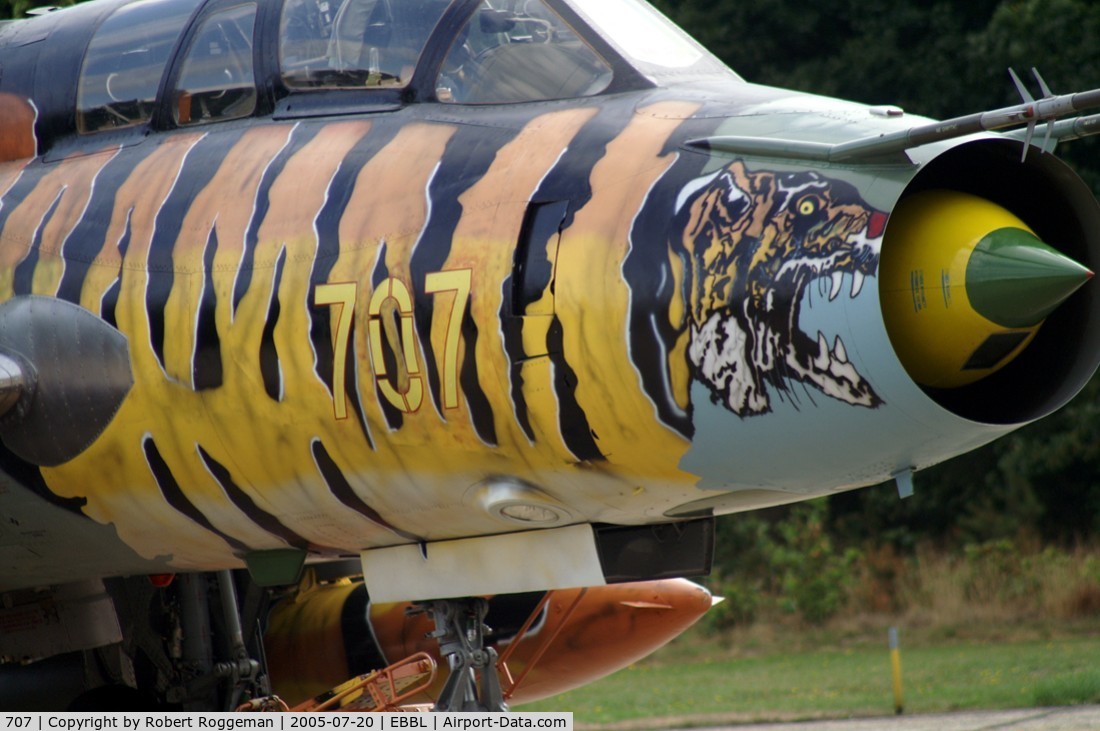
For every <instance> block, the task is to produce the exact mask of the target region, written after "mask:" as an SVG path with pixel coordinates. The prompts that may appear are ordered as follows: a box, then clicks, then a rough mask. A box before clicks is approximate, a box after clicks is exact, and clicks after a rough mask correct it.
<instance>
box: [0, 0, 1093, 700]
mask: <svg viewBox="0 0 1100 731" xmlns="http://www.w3.org/2000/svg"><path fill="white" fill-rule="evenodd" d="M0 69H2V75H0V412H2V417H0V439H2V443H3V446H2V448H0V515H2V516H3V520H2V522H0V567H2V570H0V593H2V598H3V605H2V606H3V608H2V609H0V658H3V659H4V660H6V661H8V662H9V665H8V666H7V667H6V668H4V675H5V681H4V683H3V684H2V685H3V691H0V692H2V693H6V694H7V695H6V696H5V697H4V698H2V699H0V704H3V705H4V706H6V707H19V706H20V705H24V704H28V703H29V702H30V701H29V698H30V696H29V695H26V694H21V693H20V691H19V689H20V688H22V687H23V685H21V683H27V684H31V685H34V684H36V683H38V681H39V680H40V679H43V678H45V679H46V680H47V682H49V683H51V684H52V685H51V686H49V687H58V685H59V684H60V683H61V682H62V680H63V679H69V678H73V679H74V680H73V683H72V684H73V685H75V686H78V688H79V689H83V690H87V691H88V693H90V694H91V695H85V697H84V701H83V702H84V705H83V706H82V707H87V706H88V704H89V703H90V702H91V701H93V700H95V699H96V698H98V699H100V702H101V703H107V701H106V700H103V699H107V698H109V699H110V703H111V704H115V705H116V706H117V705H118V704H121V703H123V702H132V703H133V704H134V706H136V705H138V704H139V703H140V704H144V703H153V704H158V705H159V706H161V707H165V706H172V707H181V708H187V709H200V708H228V707H233V706H234V705H235V704H236V703H237V702H239V701H241V700H242V699H245V698H248V697H255V696H259V695H263V694H264V693H266V692H268V691H269V688H268V684H267V670H266V667H265V662H264V654H263V648H262V641H261V640H260V639H259V638H260V637H261V632H262V628H263V624H264V619H263V618H264V616H265V612H264V608H265V601H266V597H267V593H266V589H265V588H264V587H270V586H284V585H292V584H294V583H296V582H297V581H298V579H299V576H300V573H301V570H302V567H303V565H305V564H307V563H308V564H320V563H324V562H326V561H332V560H336V559H344V558H347V557H353V558H357V559H359V560H360V561H361V568H362V572H363V574H364V576H365V586H366V588H367V590H368V591H369V593H370V597H371V599H372V601H375V602H409V601H411V602H425V603H426V604H424V606H425V608H426V611H428V612H429V613H430V614H431V616H432V617H433V618H434V620H435V623H436V625H437V630H436V635H437V638H438V639H439V642H440V644H441V646H442V648H443V651H444V654H445V655H447V656H448V658H449V660H448V662H449V664H450V666H451V668H452V672H451V677H452V678H455V679H456V680H454V681H453V682H452V681H451V680H448V683H449V684H450V685H449V687H448V688H447V689H445V691H444V696H445V697H446V700H445V701H441V703H440V705H441V707H443V708H450V709H454V708H503V707H504V706H505V703H504V700H503V697H502V694H501V693H500V689H499V687H498V688H494V687H489V686H491V684H483V685H482V687H481V688H475V687H474V683H473V680H472V678H473V677H474V676H475V675H476V671H479V670H485V669H487V668H489V667H490V665H491V663H492V662H493V660H492V652H490V651H489V650H491V648H489V650H487V649H486V648H485V647H484V632H483V629H484V628H483V618H484V615H485V612H486V611H487V606H486V604H485V602H484V600H482V599H476V597H482V596H485V595H490V594H493V595H499V594H513V593H522V592H545V591H547V590H552V589H565V588H574V587H585V586H599V585H603V584H607V583H617V582H626V581H635V580H650V579H659V578H664V577H671V576H690V575H696V574H700V573H704V572H705V571H706V570H707V568H708V566H709V561H710V558H709V557H710V548H711V544H712V541H713V528H712V526H713V520H714V516H716V515H720V514H727V513H734V512H738V511H745V510H752V509H755V508H761V507H766V506H772V505H780V504H784V503H790V502H795V501H799V500H804V499H808V498H812V497H816V496H821V495H828V494H830V493H835V492H838V491H844V490H851V489H854V488H857V487H861V486H867V485H872V484H877V483H881V482H883V481H885V480H890V479H896V480H897V483H898V486H899V490H900V491H901V492H902V493H903V494H904V493H906V492H908V491H909V490H910V489H911V488H912V475H913V473H914V472H916V471H917V470H920V469H922V468H924V467H927V466H929V465H932V464H935V463H938V462H940V461H942V460H945V459H948V458H950V457H952V456H955V455H958V454H961V453H963V452H966V451H967V450H970V449H972V448H975V447H977V446H979V445H981V444H984V443H987V442H989V441H990V440H993V439H995V438H997V437H999V436H1001V435H1003V434H1005V433H1007V432H1009V431H1011V430H1013V429H1015V428H1017V427H1019V426H1021V425H1023V424H1026V423H1028V422H1030V421H1032V420H1034V419H1037V418H1040V417H1042V416H1043V415H1045V414H1048V413H1050V412H1051V411H1053V410H1055V409H1057V408H1058V407H1060V406H1061V405H1062V404H1064V403H1065V402H1066V401H1067V400H1068V399H1070V398H1071V397H1072V396H1073V395H1074V394H1075V393H1076V392H1077V391H1078V389H1079V388H1080V387H1081V386H1082V385H1083V384H1084V383H1085V381H1086V380H1087V379H1088V378H1089V376H1090V375H1091V374H1092V372H1093V371H1094V369H1095V367H1096V365H1097V362H1098V328H1100V317H1098V314H1100V312H1098V302H1097V295H1096V292H1095V287H1094V286H1090V285H1089V284H1088V279H1089V278H1090V277H1091V273H1092V271H1093V270H1094V269H1095V268H1096V265H1097V260H1098V257H1100V248H1098V247H1100V209H1098V206H1097V202H1096V200H1095V199H1094V198H1093V196H1092V194H1091V193H1090V191H1089V190H1088V188H1087V187H1086V186H1085V185H1084V184H1083V183H1082V182H1081V181H1080V180H1079V179H1078V178H1077V177H1076V175H1074V173H1073V172H1071V171H1070V170H1069V169H1068V168H1067V167H1066V166H1065V165H1064V164H1063V163H1061V162H1059V161H1058V160H1057V159H1056V158H1055V157H1054V156H1053V155H1052V154H1048V152H1049V150H1050V149H1051V148H1052V147H1053V146H1054V144H1055V143H1057V142H1058V141H1060V140H1063V139H1068V138H1071V137H1074V136H1080V135H1084V134H1089V133H1091V132H1093V131H1094V130H1095V129H1096V127H1097V120H1096V119H1095V118H1093V117H1087V116H1075V115H1078V114H1079V113H1080V112H1083V111H1085V110H1088V109H1090V108H1094V107H1097V106H1100V90H1094V91H1087V92H1083V93H1079V94H1068V95H1056V94H1053V93H1052V92H1050V91H1049V89H1047V88H1046V85H1045V84H1042V83H1041V84H1040V86H1041V89H1042V91H1041V94H1040V98H1038V99H1036V98H1033V97H1032V96H1031V94H1030V93H1029V92H1028V90H1027V88H1026V86H1025V85H1024V84H1022V83H1021V84H1020V89H1021V92H1022V94H1023V95H1024V96H1023V100H1022V102H1021V103H1020V104H1019V105H1016V106H1012V107H1007V108H1004V109H998V110H991V111H986V112H982V113H976V114H973V115H970V116H966V117H961V118H958V119H952V120H947V121H943V122H934V121H931V120H927V119H923V118H919V117H914V116H911V115H908V114H905V113H904V112H902V111H901V110H900V109H897V108H894V107H868V106H865V105H859V104H853V103H848V102H844V101H839V100H834V99H828V98H822V97H817V96H811V95H807V94H802V93H798V92H793V91H786V90H781V89H774V88H768V87H763V86H758V85H754V84H751V83H749V82H747V81H745V80H743V79H741V78H740V77H738V76H737V75H736V74H735V73H734V72H733V71H731V70H729V69H728V68H726V67H724V66H723V65H722V64H721V63H719V62H718V61H717V60H715V59H714V58H713V57H712V56H711V55H710V54H708V53H707V52H706V51H705V50H704V49H702V48H701V47H700V46H698V45H697V44H696V43H695V42H694V41H692V40H691V39H690V38H688V37H687V36H685V35H684V34H683V33H681V32H680V31H679V30H678V29H677V28H676V27H675V26H673V25H672V24H671V23H669V22H668V21H667V20H665V19H664V18H663V17H662V16H660V15H659V14H657V13H656V12H655V11H654V10H653V9H652V8H650V7H649V6H648V5H646V4H645V3H644V2H641V1H640V0H93V2H89V3H86V4H82V5H80V6H77V7H74V8H71V9H66V10H62V11H57V12H49V13H44V14H40V15H39V16H38V17H34V18H30V19H24V20H18V21H14V22H10V23H6V24H4V25H3V26H0ZM997 130H1006V132H1003V133H1002V132H998V131H997ZM173 577H175V578H174V579H173ZM471 597H475V599H471ZM471 638H472V639H471ZM593 652H598V648H593ZM481 675H482V677H483V679H484V678H485V677H488V676H492V675H494V674H493V673H481ZM126 699H130V700H129V701H127V700H126Z"/></svg>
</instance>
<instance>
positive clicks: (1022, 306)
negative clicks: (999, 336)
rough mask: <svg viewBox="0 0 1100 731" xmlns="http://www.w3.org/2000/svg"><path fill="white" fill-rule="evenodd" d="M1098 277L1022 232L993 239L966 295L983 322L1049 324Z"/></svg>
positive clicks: (971, 269)
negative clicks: (1046, 321)
mask: <svg viewBox="0 0 1100 731" xmlns="http://www.w3.org/2000/svg"><path fill="white" fill-rule="evenodd" d="M1091 278H1092V272H1091V271H1089V269H1088V268H1087V267H1084V266H1082V265H1081V264H1078V263H1077V262H1075V261H1074V260H1073V259H1070V258H1069V257H1068V256H1066V255H1065V254H1062V253H1060V252H1059V251H1057V250H1055V249H1053V248H1052V247H1050V246H1047V245H1046V244H1044V243H1043V242H1042V241H1040V240H1039V239H1038V238H1037V237H1036V236H1035V235H1034V234H1032V233H1031V232H1029V231H1025V230H1023V229H1020V228H1001V229H997V230H996V231H993V232H991V233H989V234H987V235H986V236H985V237H984V238H983V239H982V240H981V241H980V242H979V243H978V245H977V246H976V247H975V248H974V251H973V252H972V253H971V254H970V261H969V262H968V263H967V265H966V294H967V297H969V299H970V305H971V307H973V308H974V310H975V311H977V312H978V314H980V315H981V316H982V317H984V318H986V319H987V320H990V321H992V322H994V323H996V324H998V325H1000V326H1002V327H1031V326H1033V325H1037V324H1039V323H1040V322H1042V321H1043V320H1044V319H1046V317H1047V315H1049V314H1050V313H1051V312H1053V311H1054V310H1055V309H1057V307H1058V305H1060V304H1062V303H1063V302H1064V301H1066V299H1068V298H1069V296H1070V295H1071V294H1073V293H1074V292H1076V291H1077V289H1078V288H1079V287H1081V285H1083V284H1084V283H1085V282H1087V281H1088V280H1089V279H1091Z"/></svg>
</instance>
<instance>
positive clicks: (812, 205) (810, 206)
mask: <svg viewBox="0 0 1100 731" xmlns="http://www.w3.org/2000/svg"><path fill="white" fill-rule="evenodd" d="M798 212H799V213H801V214H802V215H803V216H809V215H812V214H814V213H817V200H816V199H814V198H803V199H802V202H801V203H799V204H798Z"/></svg>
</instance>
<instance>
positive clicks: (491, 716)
mask: <svg viewBox="0 0 1100 731" xmlns="http://www.w3.org/2000/svg"><path fill="white" fill-rule="evenodd" d="M107 729H117V731H171V730H172V729H188V730H194V729H211V730H212V731H248V730H250V729H273V730H274V731H327V730H329V729H348V730H349V731H351V730H353V729H364V731H475V730H479V729H485V730H487V731H489V730H492V729H547V731H573V714H572V713H522V712H520V713H121V712H120V713H115V712H110V711H108V712H101V713H13V712H10V711H4V712H0V731H105V730H107Z"/></svg>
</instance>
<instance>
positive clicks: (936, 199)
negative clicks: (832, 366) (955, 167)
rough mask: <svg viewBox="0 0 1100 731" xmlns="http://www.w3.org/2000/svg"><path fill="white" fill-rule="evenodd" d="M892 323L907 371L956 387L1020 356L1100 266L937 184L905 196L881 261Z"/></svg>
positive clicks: (922, 380)
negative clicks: (1077, 259) (1094, 267)
mask: <svg viewBox="0 0 1100 731" xmlns="http://www.w3.org/2000/svg"><path fill="white" fill-rule="evenodd" d="M879 274H880V277H881V278H880V293H881V296H882V309H883V316H884V317H885V320H886V329H887V332H889V334H890V341H891V342H892V343H893V345H894V350H895V352H896V353H897V355H898V358H899V359H900V360H901V362H902V365H904V366H905V369H906V371H908V373H909V375H910V376H912V377H913V380H915V381H916V382H917V383H919V384H921V385H923V386H928V387H931V388H956V387H959V386H965V385H967V384H969V383H974V382H975V381H978V380H980V379H982V378H985V377H986V376H988V375H990V374H992V373H995V372H997V371H998V370H1000V369H1001V368H1003V367H1004V366H1005V365H1007V364H1008V363H1010V362H1012V360H1013V359H1014V358H1015V357H1016V356H1017V355H1019V354H1020V353H1021V352H1022V351H1023V350H1024V348H1026V347H1027V344H1028V343H1029V342H1031V340H1032V338H1034V337H1035V333H1037V332H1038V331H1039V328H1040V327H1041V326H1042V324H1043V322H1044V321H1045V319H1046V317H1047V316H1048V315H1049V314H1050V313H1051V312H1053V311H1054V310H1055V309H1056V308H1057V307H1058V305H1060V304H1061V303H1062V302H1064V301H1065V300H1066V299H1067V298H1068V297H1069V296H1070V295H1071V294H1073V293H1074V292H1075V291H1076V290H1077V289H1078V288H1079V287H1081V285H1083V284H1084V283H1085V282H1086V281H1088V280H1089V278H1091V277H1092V272H1091V271H1089V270H1088V269H1087V268H1086V267H1084V266H1082V265H1080V264H1078V263H1077V262H1075V261H1074V260H1073V259H1070V258H1069V257H1067V256H1065V255H1064V254H1062V253H1060V252H1058V251H1056V250H1055V249H1053V248H1051V247H1050V246H1048V245H1047V244H1045V243H1043V242H1042V241H1041V240H1040V239H1039V238H1038V236H1036V235H1035V232H1034V231H1032V230H1031V229H1030V228H1028V226H1027V224H1025V223H1024V222H1023V221H1021V220H1020V219H1019V218H1018V217H1017V216H1015V215H1014V214H1012V213H1011V212H1009V211H1008V210H1006V209H1005V208H1003V207H1001V206H999V205H997V204H996V203H992V202H990V201H988V200H985V199H984V198H979V197H977V196H973V195H970V194H967V193H959V192H957V191H949V190H930V191H925V192H922V193H917V194H915V195H912V196H909V197H907V198H905V199H903V200H902V201H901V202H900V203H898V206H897V208H896V209H895V210H894V213H893V214H892V215H891V217H890V223H889V226H888V228H887V230H886V237H885V239H884V241H883V246H882V259H881V263H880V267H879Z"/></svg>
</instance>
